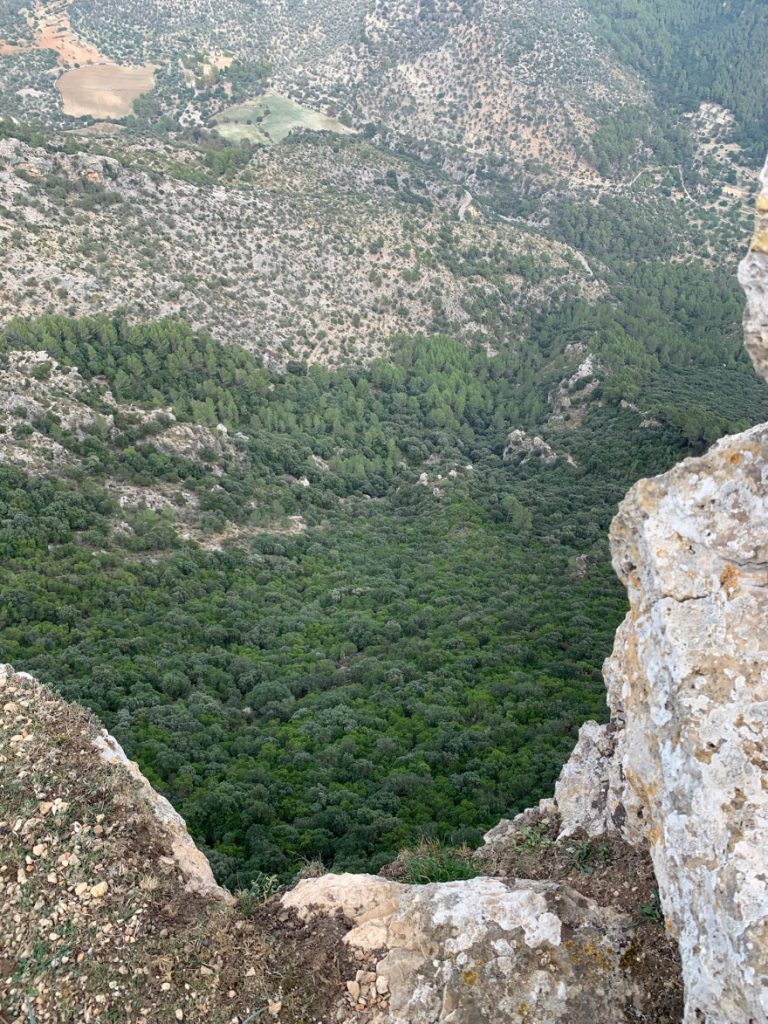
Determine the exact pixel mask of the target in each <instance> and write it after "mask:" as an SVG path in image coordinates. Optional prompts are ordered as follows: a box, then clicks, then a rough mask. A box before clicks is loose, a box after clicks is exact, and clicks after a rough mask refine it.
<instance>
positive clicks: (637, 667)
mask: <svg viewBox="0 0 768 1024" xmlns="http://www.w3.org/2000/svg"><path fill="white" fill-rule="evenodd" d="M767 485H768V425H766V426H760V427H755V428H754V429H753V430H750V431H748V432H746V433H745V434H740V435H737V436H736V437H730V438H726V439H725V440H724V441H721V442H720V443H719V444H718V445H716V446H715V447H714V448H713V449H712V450H711V451H710V452H709V453H708V454H707V455H706V456H704V457H703V458H700V459H691V460H688V461H686V462H684V463H682V464H681V465H679V466H677V467H675V469H673V470H672V471H671V472H669V473H667V474H665V475H664V476H661V477H658V478H656V479H654V480H644V481H641V482H640V483H639V484H637V485H636V486H635V487H634V488H633V489H632V491H631V492H630V493H629V495H628V496H627V498H626V499H625V500H624V502H623V504H622V506H621V509H620V511H619V515H618V516H617V518H616V520H615V521H614V524H613V528H612V536H611V541H612V550H613V560H614V566H615V568H616V571H617V572H618V573H619V575H620V576H621V578H622V580H623V581H624V583H625V584H626V586H627V589H628V592H629V597H630V603H631V611H630V613H629V615H628V617H627V619H626V620H625V622H624V623H623V625H622V626H621V628H620V630H619V632H618V634H617V638H616V645H615V648H614V652H613V655H612V656H611V658H610V659H609V660H608V662H607V663H606V673H605V674H606V681H607V685H608V691H609V702H610V705H611V710H612V713H613V716H614V719H615V720H616V721H617V722H620V723H622V727H621V729H620V731H619V733H618V736H617V740H616V753H615V755H614V756H615V758H616V760H617V762H618V768H620V771H621V773H622V775H623V779H624V783H623V790H622V793H621V803H622V806H623V810H624V812H625V814H626V820H625V821H624V823H623V825H622V830H623V832H624V835H625V837H626V838H627V839H628V840H629V841H631V842H635V843H638V842H647V843H648V844H649V846H650V849H651V855H652V857H653V860H654V865H655V868H656V875H657V878H658V882H659V890H660V894H661V900H662V906H663V909H664V912H665V916H666V918H667V922H668V926H669V927H670V928H672V929H674V931H675V933H676V934H677V936H678V937H679V942H680V950H681V956H682V960H683V971H684V977H685V982H686V993H687V1009H686V1017H685V1019H686V1022H691V1024H692V1022H694V1021H706V1022H707V1024H750V1022H758V1021H759V1022H765V1021H768V847H766V835H767V834H768V589H767V588H768V503H767V502H766V494H767V490H766V487H767Z"/></svg>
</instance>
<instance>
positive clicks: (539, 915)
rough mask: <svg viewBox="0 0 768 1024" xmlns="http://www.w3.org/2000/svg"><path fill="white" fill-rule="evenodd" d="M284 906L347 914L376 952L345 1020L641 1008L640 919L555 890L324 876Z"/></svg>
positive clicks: (307, 913) (475, 1018)
mask: <svg viewBox="0 0 768 1024" xmlns="http://www.w3.org/2000/svg"><path fill="white" fill-rule="evenodd" d="M282 903H283V906H285V907H286V908H293V909H294V910H296V912H297V913H298V914H299V916H300V917H301V918H302V919H304V920H311V919H312V918H314V917H316V916H317V915H319V914H331V913H334V912H336V911H340V912H341V913H342V914H344V916H345V917H346V918H348V919H349V920H350V922H351V928H350V931H349V932H348V933H347V935H346V937H345V940H344V941H345V942H346V943H347V944H348V945H350V946H351V947H352V948H353V949H354V950H355V951H357V952H359V953H361V954H364V955H365V956H366V958H370V956H371V954H375V958H376V959H377V962H376V963H375V971H374V970H369V972H368V973H367V974H366V973H364V972H358V974H359V975H360V976H359V977H356V978H352V979H350V980H349V981H348V982H347V986H346V987H347V991H348V993H349V995H350V999H351V1003H349V1004H348V1006H347V1007H346V1008H341V1009H340V1014H339V1017H338V1020H340V1021H353V1020H359V1011H360V1009H366V1008H367V1009H369V1010H373V1011H374V1012H375V1013H376V1014H377V1016H374V1017H373V1018H366V1019H367V1020H370V1019H373V1020H375V1021H382V1022H383V1021H386V1022H387V1024H439V1022H445V1024H484V1022H488V1024H492V1022H494V1024H495V1022H499V1021H525V1022H526V1024H560V1022H562V1024H566V1022H567V1024H581V1022H584V1024H587V1022H588V1024H596V1022H598V1021H605V1022H608V1021H620V1020H622V1019H623V1013H624V1009H625V1008H626V1006H628V1005H633V1006H634V1005H638V1003H637V998H638V995H639V994H638V993H637V992H636V991H635V989H634V983H633V982H632V981H631V980H630V978H629V976H628V974H627V972H626V971H624V970H623V968H622V966H621V957H622V953H623V952H624V951H625V950H626V949H627V947H628V946H629V944H630V942H631V939H632V934H633V933H632V929H631V928H630V927H629V924H630V922H629V921H628V920H627V919H626V918H624V917H623V916H622V915H620V914H618V913H616V912H614V911H612V910H609V909H607V908H604V907H598V905H597V904H596V903H594V902H593V901H592V900H588V899H586V898H585V897H583V896H580V895H578V894H577V893H575V892H573V891H572V890H571V889H568V888H566V887H564V886H560V885H557V884H555V883H550V882H526V881H518V882H517V883H515V884H506V883H505V882H503V881H501V880H500V879H497V878H474V879H471V880H470V881H462V882H446V883H441V884H434V885H423V886H419V885H401V884H400V883H398V882H392V881H389V880H387V879H385V878H381V877H378V876H376V875H324V876H323V877H321V878H312V879H306V880H304V881H302V882H299V884H298V885H297V886H296V888H295V889H293V890H291V892H289V893H286V895H285V896H283V898H282ZM368 963H369V965H370V964H371V961H370V959H368ZM382 993H386V994H387V998H386V999H385V1000H382V999H381V995H382ZM362 1003H365V1006H362V1005H361V1004H362ZM381 1003H386V1004H388V1005H386V1006H385V1007H384V1008H380V1009H377V1007H380V1004H381Z"/></svg>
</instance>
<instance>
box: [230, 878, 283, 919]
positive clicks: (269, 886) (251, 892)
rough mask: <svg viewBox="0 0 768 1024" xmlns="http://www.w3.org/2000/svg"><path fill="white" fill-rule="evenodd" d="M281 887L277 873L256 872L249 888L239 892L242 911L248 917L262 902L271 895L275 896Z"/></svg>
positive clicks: (238, 897) (238, 900)
mask: <svg viewBox="0 0 768 1024" xmlns="http://www.w3.org/2000/svg"><path fill="white" fill-rule="evenodd" d="M279 888H280V880H279V879H278V877H277V875H265V874H264V872H263V871H259V872H257V873H256V877H255V878H254V879H253V880H252V881H251V884H250V885H249V886H248V888H247V889H241V890H240V891H239V892H238V893H237V894H236V896H237V902H238V906H239V907H240V912H241V913H242V914H243V915H244V916H245V917H247V916H248V915H249V914H252V913H253V911H254V909H255V908H256V907H258V906H260V905H261V904H262V903H266V902H267V900H268V899H269V898H270V896H274V895H275V893H276V892H277V890H278V889H279Z"/></svg>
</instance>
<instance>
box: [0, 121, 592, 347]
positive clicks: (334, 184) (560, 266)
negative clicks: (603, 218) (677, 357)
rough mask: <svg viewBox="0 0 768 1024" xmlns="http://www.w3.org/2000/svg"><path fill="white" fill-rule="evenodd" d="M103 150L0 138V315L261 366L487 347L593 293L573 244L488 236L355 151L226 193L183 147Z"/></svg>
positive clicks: (479, 225)
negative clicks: (87, 319)
mask: <svg viewBox="0 0 768 1024" xmlns="http://www.w3.org/2000/svg"><path fill="white" fill-rule="evenodd" d="M113 146H114V149H115V150H116V155H115V157H109V156H104V155H96V154H95V153H91V152H87V151H86V152H82V153H79V154H78V153H75V154H68V153H63V152H57V151H56V150H55V149H51V148H49V149H48V150H45V149H42V148H32V147H30V146H28V145H26V144H25V143H23V142H21V141H19V140H14V139H6V140H5V141H1V142H0V203H2V206H1V207H0V218H1V219H0V237H2V238H4V240H5V242H6V254H7V257H8V258H7V259H6V260H5V261H4V266H3V270H2V276H1V278H0V318H2V319H8V318H9V317H10V316H12V315H19V314H21V315H29V314H36V313H38V312H41V311H49V312H54V311H55V312H68V313H70V314H82V313H87V312H93V311H96V310H99V311H105V312H106V311H111V310H115V309H125V310H127V311H130V313H131V314H132V315H133V316H134V317H136V316H140V317H142V318H144V319H147V318H157V317H161V316H166V315H169V314H174V313H178V312H179V311H183V313H184V315H185V317H186V318H187V319H188V320H189V321H191V323H192V324H193V325H195V326H198V327H210V326H211V325H216V333H217V337H218V338H219V339H220V340H221V341H234V342H238V343H239V344H240V345H242V346H243V347H245V348H247V349H249V350H251V351H255V352H258V353H259V354H262V355H264V356H266V357H267V358H270V359H272V360H274V361H276V362H281V363H283V362H285V361H286V360H288V359H291V358H299V357H308V358H310V359H311V360H312V361H317V362H325V363H328V362H331V363H333V362H338V361H340V360H341V361H349V360H352V359H355V358H359V357H361V356H363V357H367V358H371V357H373V356H375V355H377V354H381V352H382V351H384V350H385V349H386V347H387V344H388V341H389V339H391V337H392V336H393V335H395V334H397V333H398V332H400V333H402V332H414V331H416V330H432V331H439V330H443V331H448V330H451V331H452V332H453V333H456V334H458V335H461V336H464V337H467V338H469V337H477V338H487V340H488V343H489V345H492V346H494V347H495V346H497V345H498V344H500V343H501V340H502V339H501V337H500V332H501V330H503V329H504V324H505V323H506V324H507V325H508V324H509V323H510V321H511V320H513V319H514V317H515V314H516V310H517V307H518V306H519V305H521V304H522V302H523V300H524V301H525V303H526V305H527V308H528V311H529V314H532V313H533V312H534V310H535V309H536V308H537V307H541V306H544V305H546V303H547V302H548V301H550V300H551V298H552V297H553V296H554V295H557V296H558V297H560V298H561V299H562V298H564V297H565V296H568V295H570V296H574V297H576V296H579V297H583V298H585V299H590V298H594V297H596V296H598V295H600V294H601V293H602V292H603V291H604V288H603V287H602V286H601V285H600V284H599V283H598V282H597V281H596V280H595V278H594V276H593V275H592V273H591V271H590V270H589V269H588V268H587V267H586V266H585V261H584V260H583V257H581V255H580V254H579V253H578V252H576V251H575V250H574V249H573V248H572V247H570V246H568V245H564V244H562V243H558V242H556V241H553V240H550V239H547V238H546V237H542V235H541V234H540V233H539V232H537V231H535V230H532V229H531V228H527V227H526V226H525V225H516V224H507V223H504V222H502V221H499V220H497V219H496V220H494V221H493V222H490V221H489V219H488V218H487V217H486V216H483V215H480V213H479V210H478V208H477V207H475V206H474V205H473V203H472V201H471V196H470V197H469V200H470V201H469V202H468V203H462V197H463V195H464V191H463V190H457V189H456V187H455V185H452V184H451V183H450V182H448V181H446V180H445V179H444V178H441V177H440V176H439V175H436V174H434V173H430V172H428V171H427V172H426V173H424V172H423V171H421V170H418V171H416V170H414V168H413V167H412V166H411V165H410V164H408V163H407V162H405V161H401V160H398V159H396V158H394V157H389V156H387V155H385V154H384V153H382V152H380V151H378V150H375V149H374V148H373V147H371V146H369V145H365V144H349V143H348V144H343V143H330V142H324V141H318V142H317V143H303V144H297V145H292V146H286V147H280V148H278V149H271V150H266V151H261V152H256V153H254V155H253V157H252V158H251V159H250V161H249V165H248V169H247V174H246V176H245V178H243V179H241V180H239V181H237V182H229V181H227V180H226V179H225V178H222V179H217V178H216V177H215V176H212V175H211V174H210V168H207V167H206V166H205V164H201V161H200V153H199V152H197V151H195V149H194V147H193V148H192V149H189V148H185V147H184V146H182V147H178V146H171V145H168V146H165V147H164V146H159V145H158V146H156V147H155V149H154V150H153V149H150V150H149V151H148V152H147V151H145V150H144V149H143V147H141V146H139V147H134V148H128V149H126V148H125V147H121V145H120V143H119V140H117V142H116V143H115V142H113ZM96 149H97V150H100V151H102V152H103V150H104V144H101V145H100V146H97V147H96ZM206 176H208V178H209V180H206ZM185 179H187V180H185ZM491 308H493V309H498V310H499V315H500V321H499V323H498V325H496V324H493V323H489V322H488V320H487V318H486V317H485V316H484V315H483V311H484V310H486V309H491Z"/></svg>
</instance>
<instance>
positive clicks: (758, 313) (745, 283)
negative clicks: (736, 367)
mask: <svg viewBox="0 0 768 1024" xmlns="http://www.w3.org/2000/svg"><path fill="white" fill-rule="evenodd" d="M760 183H761V185H762V191H761V193H760V195H759V197H758V200H757V224H756V227H755V234H754V238H753V239H752V245H751V246H750V250H749V255H748V256H747V257H746V259H745V260H743V262H742V264H741V266H740V267H739V282H740V284H741V286H742V288H743V289H744V291H745V292H746V294H747V310H746V314H745V316H744V344H745V345H746V346H747V350H748V351H749V354H750V355H751V356H752V362H753V363H754V364H755V369H756V370H757V372H758V373H759V374H760V376H761V377H763V378H765V379H766V380H768V162H767V163H766V165H765V167H764V168H763V173H762V174H761V176H760Z"/></svg>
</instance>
